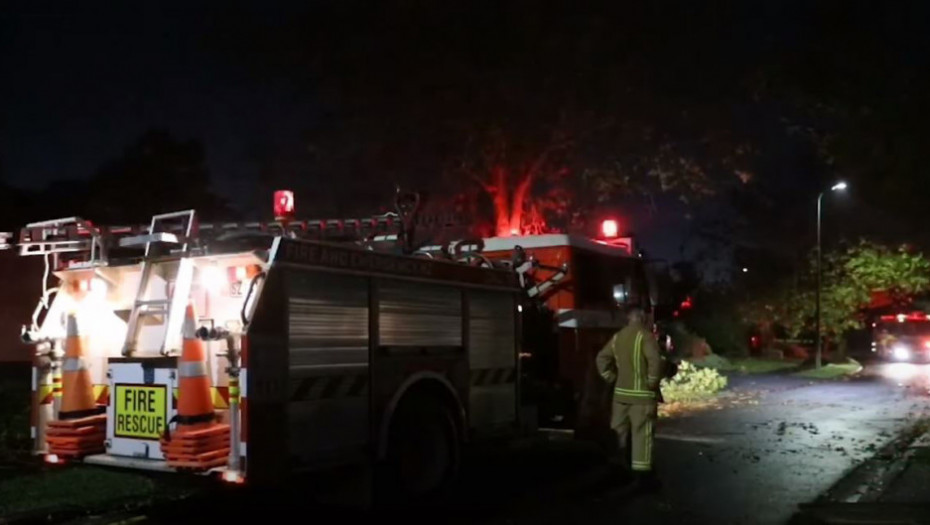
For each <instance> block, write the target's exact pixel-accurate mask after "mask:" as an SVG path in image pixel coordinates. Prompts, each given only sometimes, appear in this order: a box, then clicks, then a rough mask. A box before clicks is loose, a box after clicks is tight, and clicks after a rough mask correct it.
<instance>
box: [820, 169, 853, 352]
mask: <svg viewBox="0 0 930 525" xmlns="http://www.w3.org/2000/svg"><path fill="white" fill-rule="evenodd" d="M845 189H846V183H845V182H843V181H840V182H837V183H836V184H834V185H833V186H831V187H830V191H843V190H845ZM823 194H824V192H823V191H821V192H820V195H818V196H817V330H816V337H817V359H816V362H815V366H816V368H820V366H821V355H822V351H823V341H822V339H821V337H820V281H821V263H822V261H823V249H822V248H821V243H820V216H821V213H820V211H821V201H822V200H823Z"/></svg>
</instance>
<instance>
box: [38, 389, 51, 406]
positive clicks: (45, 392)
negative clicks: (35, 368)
mask: <svg viewBox="0 0 930 525" xmlns="http://www.w3.org/2000/svg"><path fill="white" fill-rule="evenodd" d="M54 391H55V386H54V385H39V392H38V394H39V404H40V405H51V404H52V401H53V400H54Z"/></svg>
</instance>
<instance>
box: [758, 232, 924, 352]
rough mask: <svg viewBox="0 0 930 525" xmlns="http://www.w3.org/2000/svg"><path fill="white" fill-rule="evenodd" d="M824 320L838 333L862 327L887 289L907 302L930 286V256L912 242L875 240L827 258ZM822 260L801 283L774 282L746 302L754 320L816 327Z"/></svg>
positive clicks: (797, 330) (795, 330)
mask: <svg viewBox="0 0 930 525" xmlns="http://www.w3.org/2000/svg"><path fill="white" fill-rule="evenodd" d="M822 282H823V285H822V294H821V322H822V326H823V330H824V332H825V333H833V334H835V335H838V334H841V333H842V332H844V331H846V330H849V329H855V328H861V327H862V322H863V321H864V320H865V316H864V314H865V309H866V308H867V307H868V306H869V304H870V301H871V298H872V294H873V293H875V292H884V293H887V294H888V295H890V296H891V297H892V299H893V300H895V301H897V302H907V301H908V300H909V299H911V298H913V297H914V296H915V295H917V294H920V293H923V292H926V291H928V290H930V260H928V259H927V258H926V256H925V255H924V254H923V253H921V252H919V251H915V250H913V249H912V248H911V247H909V246H906V245H901V246H895V247H891V246H886V245H882V244H877V243H874V242H869V241H864V240H863V241H860V242H859V243H858V244H856V245H854V246H851V247H848V248H846V249H845V250H839V251H833V252H828V253H825V254H824V257H823V281H822ZM815 287H816V259H815V256H812V257H811V258H810V260H809V264H808V266H807V269H806V272H805V273H804V274H803V275H802V276H801V277H800V278H799V279H797V280H796V281H795V282H777V283H773V285H772V287H771V288H770V290H769V291H768V292H767V293H763V294H760V296H759V297H756V298H754V299H752V300H750V301H747V302H746V304H745V305H744V308H743V311H744V315H745V317H746V318H747V320H749V321H754V322H771V323H775V324H779V325H782V326H783V327H785V328H786V329H787V330H788V332H789V333H791V334H792V335H795V336H797V335H799V334H801V333H802V332H805V331H808V330H810V329H811V328H812V326H813V324H812V323H813V322H814V318H815V312H816V295H815V294H816V288H815Z"/></svg>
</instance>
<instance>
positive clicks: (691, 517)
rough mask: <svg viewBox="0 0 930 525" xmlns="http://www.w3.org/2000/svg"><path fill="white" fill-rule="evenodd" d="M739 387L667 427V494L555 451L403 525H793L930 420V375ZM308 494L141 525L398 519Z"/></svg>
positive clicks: (560, 446) (505, 461) (576, 449)
mask: <svg viewBox="0 0 930 525" xmlns="http://www.w3.org/2000/svg"><path fill="white" fill-rule="evenodd" d="M730 385H731V386H730V388H729V390H730V391H731V392H732V394H731V395H734V396H736V397H737V398H738V399H739V401H737V402H734V403H733V404H732V405H731V406H728V407H725V408H719V409H713V408H712V409H708V410H704V411H700V412H697V413H693V414H690V415H683V416H677V417H674V418H672V419H663V420H661V422H660V424H659V426H658V429H657V435H656V438H657V443H656V450H655V460H656V463H657V470H658V472H659V473H660V475H661V476H662V478H663V480H664V483H665V487H664V490H663V492H662V493H661V494H658V495H648V496H636V497H632V496H631V495H629V494H627V493H626V492H625V491H624V490H622V489H618V488H616V487H615V486H611V485H609V484H608V483H605V476H604V474H605V470H604V469H603V467H602V466H601V465H600V463H599V458H598V456H597V455H596V454H594V453H592V451H591V450H589V449H587V448H585V447H584V446H580V445H579V444H576V443H573V442H562V441H553V442H550V443H548V444H544V445H542V444H541V445H536V446H529V447H523V448H518V449H514V450H511V451H508V452H506V453H499V454H496V455H494V456H485V457H483V458H481V459H479V460H474V461H471V462H469V464H468V465H467V468H466V472H465V475H464V477H463V489H462V490H461V491H460V492H459V496H458V497H456V498H454V499H453V501H449V502H442V503H438V504H437V506H436V507H435V508H434V509H430V510H427V511H423V512H420V513H418V514H417V515H416V516H410V515H409V514H408V513H401V514H402V516H398V518H402V519H404V520H405V521H411V520H413V521H418V522H419V521H422V522H427V521H428V522H431V523H436V522H437V520H438V521H439V522H442V523H457V524H462V525H466V524H478V523H481V524H522V523H527V524H534V525H540V524H547V523H552V524H560V525H564V524H569V523H605V524H616V523H635V522H639V523H649V524H650V525H655V524H656V523H713V524H724V523H752V524H766V523H785V522H786V521H787V520H788V519H789V518H790V517H791V515H792V514H793V513H794V512H795V511H796V510H797V505H798V504H800V503H804V502H807V501H810V500H812V499H814V498H815V497H817V496H818V495H819V494H820V493H822V492H824V491H825V490H827V489H828V488H829V487H830V486H831V485H833V484H834V483H835V482H837V481H838V480H839V479H840V478H842V477H843V476H844V474H845V473H847V472H848V471H849V470H850V469H851V468H852V467H854V466H855V465H856V464H858V463H859V462H861V461H862V460H864V459H866V458H868V457H870V456H871V455H872V454H874V452H875V451H876V449H878V448H880V447H881V446H882V445H883V444H885V443H886V442H888V441H889V440H891V439H892V438H893V437H894V436H895V435H896V434H897V433H898V432H899V431H900V430H902V429H903V428H904V427H906V426H907V425H908V424H910V423H912V422H914V421H915V420H916V419H917V418H919V417H924V416H926V415H928V414H930V411H928V400H930V390H928V388H930V366H927V365H909V364H892V365H889V364H873V365H868V366H867V367H866V369H865V370H864V371H863V373H862V374H861V375H860V377H858V378H855V379H852V380H848V381H838V382H814V381H809V380H803V379H798V378H795V377H791V376H733V377H731V379H730ZM300 494H301V492H300V490H299V489H295V491H293V493H289V494H287V495H283V494H282V495H280V497H275V498H273V499H267V500H263V501H262V502H261V503H255V502H254V501H253V502H250V503H249V504H246V503H244V502H243V501H229V500H228V499H227V500H225V501H222V502H219V501H218V502H217V503H216V505H213V504H211V505H208V506H204V505H203V504H198V505H197V512H195V514H196V515H193V514H190V513H191V512H192V510H191V509H189V508H187V507H184V506H179V507H176V508H171V509H162V510H161V511H159V512H157V513H154V514H149V515H148V517H147V518H146V519H145V520H143V521H140V523H141V522H144V523H179V522H190V523H193V522H201V521H202V519H203V518H202V514H201V512H206V513H208V514H209V515H210V516H211V517H213V518H214V519H218V520H219V521H223V517H224V516H225V517H228V518H231V519H232V520H233V521H234V522H236V521H237V520H236V519H235V518H237V517H238V518H242V517H243V516H244V515H245V514H246V513H249V514H258V515H264V516H267V515H268V513H273V515H274V516H277V517H280V519H282V520H283V519H284V518H283V514H282V513H286V512H290V511H293V512H294V513H295V514H296V515H298V516H301V517H302V518H306V517H307V516H313V517H314V521H317V522H322V523H344V522H345V521H346V520H350V521H352V522H353V523H358V522H367V523H384V522H385V521H386V520H391V519H393V517H390V516H387V515H385V514H383V513H381V514H378V515H366V514H364V513H362V514H358V515H356V514H351V513H350V514H347V513H346V512H345V511H341V510H337V509H333V508H332V507H326V506H314V505H311V504H310V503H308V500H307V498H305V497H301V495H300ZM256 505H258V506H256ZM185 517H187V518H189V519H187V520H186V521H185ZM417 518H419V519H417ZM211 521H212V520H211Z"/></svg>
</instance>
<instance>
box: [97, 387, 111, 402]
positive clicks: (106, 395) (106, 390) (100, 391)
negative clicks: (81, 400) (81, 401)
mask: <svg viewBox="0 0 930 525" xmlns="http://www.w3.org/2000/svg"><path fill="white" fill-rule="evenodd" d="M94 399H96V400H97V404H98V405H108V404H110V387H109V385H94Z"/></svg>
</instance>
